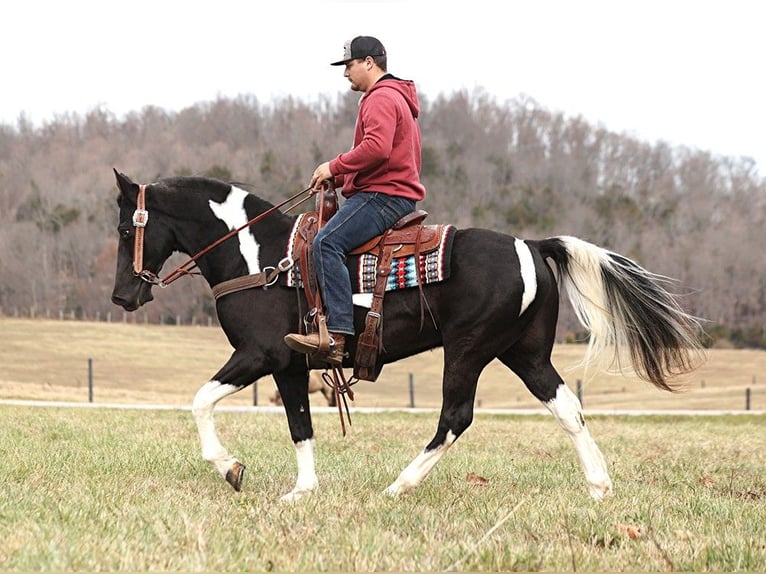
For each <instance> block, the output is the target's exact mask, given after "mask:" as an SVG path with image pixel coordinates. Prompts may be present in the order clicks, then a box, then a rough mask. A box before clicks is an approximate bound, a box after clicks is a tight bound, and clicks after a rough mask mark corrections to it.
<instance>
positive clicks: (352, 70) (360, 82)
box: [343, 58, 372, 92]
mask: <svg viewBox="0 0 766 574" xmlns="http://www.w3.org/2000/svg"><path fill="white" fill-rule="evenodd" d="M369 60H370V58H365V59H363V60H349V61H348V62H346V69H345V71H344V72H343V75H344V76H345V77H346V78H348V81H349V82H351V89H352V90H353V91H355V92H366V91H367V88H369V87H370V86H369V72H370V70H371V69H372V62H370V61H369Z"/></svg>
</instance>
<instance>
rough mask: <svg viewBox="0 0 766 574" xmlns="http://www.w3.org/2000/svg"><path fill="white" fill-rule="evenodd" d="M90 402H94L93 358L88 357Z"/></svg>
mask: <svg viewBox="0 0 766 574" xmlns="http://www.w3.org/2000/svg"><path fill="white" fill-rule="evenodd" d="M88 402H89V403H92V402H93V359H91V358H89V359H88Z"/></svg>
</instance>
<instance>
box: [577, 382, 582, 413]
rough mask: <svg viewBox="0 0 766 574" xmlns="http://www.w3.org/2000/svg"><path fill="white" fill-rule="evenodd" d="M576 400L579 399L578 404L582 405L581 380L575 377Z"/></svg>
mask: <svg viewBox="0 0 766 574" xmlns="http://www.w3.org/2000/svg"><path fill="white" fill-rule="evenodd" d="M577 400H579V401H580V406H582V381H581V380H580V379H577Z"/></svg>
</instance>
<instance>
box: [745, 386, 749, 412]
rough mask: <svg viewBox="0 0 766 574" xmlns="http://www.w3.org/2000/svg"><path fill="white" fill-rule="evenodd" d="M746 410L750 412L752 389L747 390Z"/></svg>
mask: <svg viewBox="0 0 766 574" xmlns="http://www.w3.org/2000/svg"><path fill="white" fill-rule="evenodd" d="M745 410H746V411H749V410H750V387H747V388H746V389H745Z"/></svg>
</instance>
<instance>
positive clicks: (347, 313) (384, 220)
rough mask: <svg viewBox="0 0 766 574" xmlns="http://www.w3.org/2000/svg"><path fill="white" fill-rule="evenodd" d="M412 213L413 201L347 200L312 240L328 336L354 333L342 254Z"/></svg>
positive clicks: (360, 196) (375, 196)
mask: <svg viewBox="0 0 766 574" xmlns="http://www.w3.org/2000/svg"><path fill="white" fill-rule="evenodd" d="M412 211H415V202H414V201H413V200H411V199H405V198H403V197H394V196H391V195H387V194H384V193H357V194H354V195H352V196H351V197H349V198H348V199H347V200H346V201H345V202H344V203H343V204H342V205H341V206H340V208H339V209H338V212H337V213H336V214H335V215H333V216H332V217H331V218H330V219H329V221H328V222H327V223H325V225H324V227H322V229H320V230H319V233H317V235H316V237H315V238H314V242H313V247H314V265H315V267H316V274H317V282H318V283H319V290H320V293H321V295H322V301H323V303H324V307H325V317H326V319H327V330H328V331H330V332H331V333H343V334H346V335H353V334H354V304H353V302H352V300H351V296H352V292H351V278H350V277H349V273H348V269H347V268H346V265H345V259H346V254H347V253H348V252H349V251H351V250H352V249H356V248H357V247H359V246H360V245H362V244H364V243H366V242H367V241H369V240H370V239H372V238H373V237H375V236H376V235H380V234H381V233H383V232H384V231H385V230H386V229H388V228H389V227H391V226H392V225H393V224H394V223H396V222H397V221H398V220H399V219H400V218H402V217H403V216H405V215H407V214H408V213H410V212H412Z"/></svg>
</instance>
